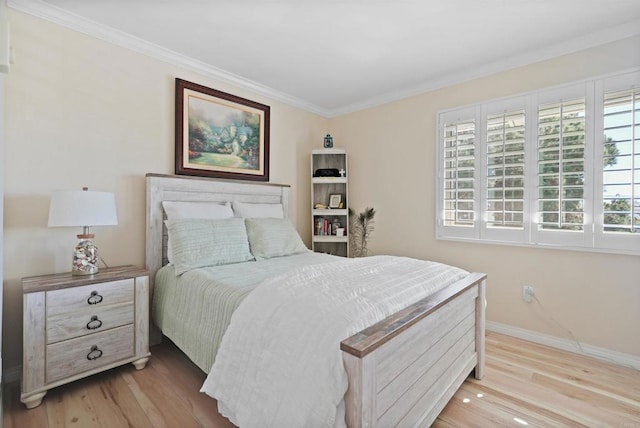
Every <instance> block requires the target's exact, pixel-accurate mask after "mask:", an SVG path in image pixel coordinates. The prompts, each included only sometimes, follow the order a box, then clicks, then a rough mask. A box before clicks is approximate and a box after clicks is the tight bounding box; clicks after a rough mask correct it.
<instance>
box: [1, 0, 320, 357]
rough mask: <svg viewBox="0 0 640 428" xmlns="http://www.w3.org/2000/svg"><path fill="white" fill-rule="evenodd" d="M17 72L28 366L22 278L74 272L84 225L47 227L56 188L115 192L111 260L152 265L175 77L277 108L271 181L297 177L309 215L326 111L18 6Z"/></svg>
mask: <svg viewBox="0 0 640 428" xmlns="http://www.w3.org/2000/svg"><path fill="white" fill-rule="evenodd" d="M10 12H11V13H10V20H11V33H12V34H11V42H12V45H13V48H14V51H15V63H14V64H13V66H12V69H11V73H10V74H9V75H7V76H6V78H5V83H6V92H5V95H6V99H5V106H6V136H7V138H6V146H5V151H6V168H5V170H4V176H5V183H6V190H5V209H6V211H5V221H4V233H5V242H4V244H5V245H4V262H5V263H4V265H5V271H4V285H5V287H4V288H5V290H4V297H5V305H4V306H5V313H4V316H5V324H4V332H3V333H4V334H3V339H4V343H5V347H4V350H5V355H4V365H5V367H14V366H16V365H19V364H21V361H20V359H21V354H22V352H21V348H22V340H21V334H22V332H21V328H20V326H21V323H22V321H21V320H22V295H21V283H20V279H21V278H22V277H24V276H31V275H40V274H47V273H53V272H64V271H68V270H70V260H71V259H70V256H71V253H70V251H71V249H72V248H73V246H74V245H75V242H76V238H75V234H76V233H79V232H80V231H79V230H78V231H76V230H72V229H68V228H59V229H57V228H56V229H49V228H47V216H48V209H49V208H48V206H49V197H50V194H51V192H52V191H53V190H67V189H80V188H81V187H82V186H88V187H89V188H92V189H95V190H105V191H113V192H115V194H116V202H117V206H118V222H119V224H118V226H117V227H100V228H95V230H94V232H95V233H96V244H97V245H98V246H99V248H100V253H101V255H102V257H103V258H104V259H105V261H106V262H107V263H108V264H109V265H121V264H137V265H140V266H143V265H144V249H145V243H144V239H145V181H144V176H145V174H146V173H147V172H154V173H164V174H172V173H173V169H174V166H173V150H174V137H173V136H174V134H173V130H174V79H175V78H176V77H180V78H182V79H185V80H189V81H193V82H197V83H200V84H203V85H205V86H209V87H213V88H216V89H219V90H222V91H225V92H230V93H233V94H235V95H239V96H242V97H245V98H249V99H252V100H255V101H258V102H261V103H264V104H267V105H270V106H271V151H270V153H271V164H270V165H271V167H270V169H271V171H270V172H271V173H270V175H271V180H270V181H271V182H274V183H286V184H291V185H292V191H291V211H290V214H291V216H292V219H293V220H294V222H296V223H297V226H298V228H299V230H300V231H301V232H303V236H305V237H306V235H308V233H307V231H308V230H309V229H310V220H309V218H308V217H309V216H308V206H309V204H310V202H309V186H310V184H309V178H308V165H309V152H310V151H311V148H312V147H313V146H315V147H318V146H319V144H321V141H322V136H323V135H325V134H326V132H327V126H326V125H327V123H328V120H327V119H326V118H323V117H320V116H317V115H314V114H311V113H308V112H305V111H302V110H300V109H296V108H292V107H290V106H288V105H285V104H282V103H280V102H277V101H274V100H271V99H267V98H264V97H262V96H258V95H256V94H253V93H250V92H247V91H245V90H242V89H238V88H235V87H231V86H229V85H227V84H223V83H220V82H217V81H215V80H213V79H211V78H207V77H203V76H200V75H198V74H195V73H193V72H190V71H187V70H184V69H180V68H178V67H175V66H172V65H169V64H166V63H163V62H160V61H157V60H155V59H151V58H149V57H146V56H143V55H140V54H138V53H135V52H132V51H129V50H127V49H123V48H120V47H117V46H113V45H111V44H108V43H105V42H102V41H100V40H97V39H94V38H91V37H88V36H85V35H83V34H80V33H77V32H74V31H71V30H68V29H65V28H62V27H60V26H57V25H55V24H51V23H49V22H46V21H42V20H40V19H38V18H34V17H32V16H29V15H25V14H22V13H19V12H15V11H13V10H10Z"/></svg>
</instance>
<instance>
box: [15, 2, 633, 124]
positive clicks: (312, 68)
mask: <svg viewBox="0 0 640 428" xmlns="http://www.w3.org/2000/svg"><path fill="white" fill-rule="evenodd" d="M8 5H9V6H10V7H14V8H16V9H19V10H22V11H25V12H27V13H32V14H34V15H38V16H40V17H43V18H45V19H49V20H52V21H56V22H58V23H60V24H63V25H66V26H69V27H71V28H75V29H78V30H80V31H83V32H86V33H90V34H92V35H94V36H97V37H101V38H103V39H108V40H110V41H115V42H116V43H120V44H123V45H129V46H130V47H133V48H137V49H138V50H142V51H145V52H146V53H149V52H151V51H154V50H155V52H156V54H157V55H158V56H162V57H164V58H165V59H166V58H170V57H172V58H174V59H176V58H180V60H181V61H182V62H186V63H190V64H191V65H192V66H194V67H195V68H198V69H200V70H204V71H206V72H208V73H210V74H213V75H215V76H216V77H222V78H224V79H225V80H226V81H230V82H232V83H234V84H238V85H240V86H245V87H248V88H250V89H252V90H257V91H258V92H261V93H264V94H267V95H269V96H273V97H275V98H276V99H280V100H283V101H285V102H288V103H290V104H293V105H296V106H299V107H303V108H306V109H308V110H311V111H315V112H317V113H320V114H323V115H325V116H335V115H338V114H342V113H346V112H350V111H354V110H358V109H361V108H365V107H369V106H373V105H377V104H381V103H384V102H388V101H391V100H395V99H399V98H402V97H406V96H410V95H414V94H417V93H420V92H424V91H426V90H430V89H434V88H438V87H442V86H446V85H449V84H453V83H458V82H460V81H464V80H468V79H471V78H475V77H480V76H483V75H487V74H490V73H494V72H497V71H501V70H506V69H509V68H513V67H517V66H521V65H525V64H528V63H532V62H536V61H541V60H544V59H548V58H551V57H554V56H558V55H562V54H565V53H570V52H574V51H577V50H581V49H584V48H588V47H592V46H596V45H600V44H603V43H607V42H610V41H613V40H617V39H621V38H625V37H629V36H633V35H636V34H640V0H324V1H316V0H108V1H107V0H45V1H40V0H8ZM159 47H162V48H165V49H160V48H159ZM638 49H639V50H640V47H639V48H638ZM636 54H637V53H636Z"/></svg>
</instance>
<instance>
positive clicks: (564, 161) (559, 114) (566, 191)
mask: <svg viewBox="0 0 640 428" xmlns="http://www.w3.org/2000/svg"><path fill="white" fill-rule="evenodd" d="M584 156H585V100H584V99H579V100H575V101H567V102H560V103H553V104H546V105H541V106H539V108H538V162H537V163H538V199H537V202H538V204H537V210H538V230H568V231H582V230H584V177H585V159H584Z"/></svg>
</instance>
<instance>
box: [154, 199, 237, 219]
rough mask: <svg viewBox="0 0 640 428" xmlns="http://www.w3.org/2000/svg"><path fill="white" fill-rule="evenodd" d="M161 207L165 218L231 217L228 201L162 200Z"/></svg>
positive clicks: (231, 211)
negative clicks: (165, 215)
mask: <svg viewBox="0 0 640 428" xmlns="http://www.w3.org/2000/svg"><path fill="white" fill-rule="evenodd" d="M162 208H164V212H165V213H166V214H167V220H176V219H179V218H210V219H224V218H231V217H233V210H232V209H231V204H230V203H229V202H225V203H216V202H178V201H162Z"/></svg>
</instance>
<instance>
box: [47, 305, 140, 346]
mask: <svg viewBox="0 0 640 428" xmlns="http://www.w3.org/2000/svg"><path fill="white" fill-rule="evenodd" d="M133 319H134V308H133V302H129V303H121V304H118V305H109V306H103V307H99V305H98V306H96V307H95V308H87V309H82V310H79V311H75V312H73V313H65V314H58V315H54V316H49V317H47V344H50V343H55V342H60V341H61V340H66V339H72V338H74V337H81V336H86V335H88V334H93V333H99V332H102V331H106V330H109V329H111V328H114V327H120V326H123V325H127V324H133Z"/></svg>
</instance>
